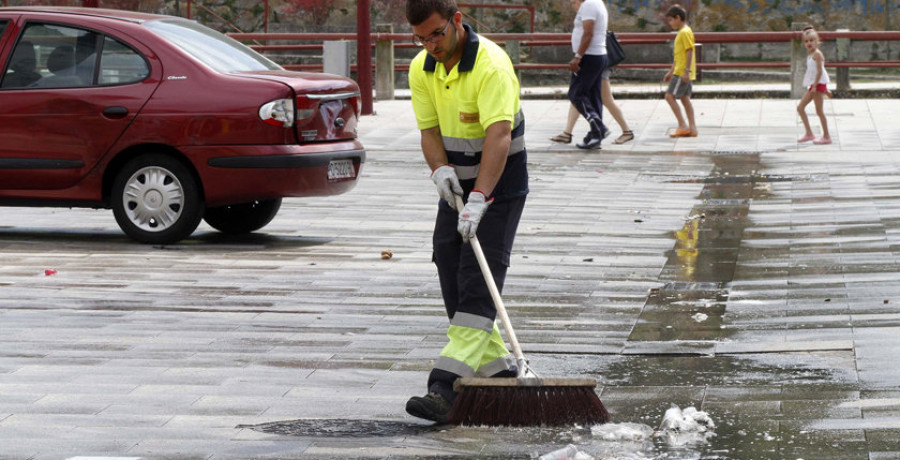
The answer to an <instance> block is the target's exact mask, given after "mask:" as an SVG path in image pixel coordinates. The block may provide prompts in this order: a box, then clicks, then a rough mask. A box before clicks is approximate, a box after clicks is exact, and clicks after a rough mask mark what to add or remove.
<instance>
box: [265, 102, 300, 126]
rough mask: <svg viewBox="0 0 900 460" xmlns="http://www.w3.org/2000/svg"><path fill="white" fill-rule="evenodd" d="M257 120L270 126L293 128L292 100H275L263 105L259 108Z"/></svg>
mask: <svg viewBox="0 0 900 460" xmlns="http://www.w3.org/2000/svg"><path fill="white" fill-rule="evenodd" d="M259 119H260V120H262V121H264V122H266V123H268V124H270V125H272V126H283V127H285V128H290V127H291V126H294V100H293V99H276V100H274V101H272V102H268V103H266V104H263V106H262V107H260V108H259Z"/></svg>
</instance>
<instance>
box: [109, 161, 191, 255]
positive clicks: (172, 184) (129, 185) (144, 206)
mask: <svg viewBox="0 0 900 460" xmlns="http://www.w3.org/2000/svg"><path fill="white" fill-rule="evenodd" d="M112 207H113V214H114V215H115V216H116V222H118V223H119V227H121V228H122V230H123V231H124V232H125V234H126V235H128V236H130V237H131V238H133V239H135V240H137V241H138V242H141V243H149V244H170V243H176V242H178V241H180V240H183V239H184V238H187V237H188V236H190V235H191V233H193V232H194V230H196V229H197V225H199V224H200V219H201V218H202V216H203V200H202V199H201V197H200V190H199V188H198V186H197V181H196V180H195V179H194V176H193V175H192V174H191V172H190V170H188V168H187V167H186V166H185V165H184V164H182V163H181V162H180V161H178V160H176V159H175V158H172V157H169V156H166V155H159V154H150V155H142V156H139V157H137V158H134V159H133V160H131V161H129V162H128V163H126V164H125V166H124V167H123V168H122V169H121V170H120V171H119V173H118V174H117V175H116V178H115V180H114V182H113V187H112Z"/></svg>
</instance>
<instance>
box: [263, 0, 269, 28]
mask: <svg viewBox="0 0 900 460" xmlns="http://www.w3.org/2000/svg"><path fill="white" fill-rule="evenodd" d="M263 31H265V32H266V33H269V0H266V17H265V18H264V19H263Z"/></svg>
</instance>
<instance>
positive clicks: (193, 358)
mask: <svg viewBox="0 0 900 460" xmlns="http://www.w3.org/2000/svg"><path fill="white" fill-rule="evenodd" d="M566 104H567V103H566V102H565V101H561V100H528V101H525V102H524V110H525V114H526V120H527V123H528V125H527V126H528V127H527V131H528V135H527V142H528V148H529V160H530V161H529V168H530V172H531V179H532V182H531V188H532V193H531V195H530V196H529V200H528V204H527V205H526V210H525V213H524V216H523V221H522V224H521V226H520V229H519V234H518V237H517V240H516V247H515V250H514V255H513V260H512V267H511V269H510V272H509V276H508V278H507V283H506V286H505V290H504V296H503V297H504V300H505V302H506V304H507V306H508V308H509V309H510V311H511V316H512V318H513V321H514V323H515V325H516V326H517V332H518V334H519V338H520V340H521V341H522V342H523V347H524V350H525V353H526V355H528V356H529V358H530V360H531V362H532V365H533V367H534V368H535V369H536V370H537V371H539V372H541V373H542V374H543V375H547V376H575V377H585V376H586V377H593V378H596V379H598V381H599V386H598V391H599V393H600V398H601V400H602V401H603V402H604V404H606V406H607V407H608V408H609V410H610V412H611V413H612V414H613V424H612V425H610V426H609V427H593V428H590V427H571V428H563V429H551V428H543V429H538V428H533V429H508V428H478V427H435V426H430V425H428V424H426V423H422V422H421V421H419V420H416V419H413V418H411V417H409V416H407V415H406V414H405V413H404V411H403V407H404V404H405V401H406V399H407V398H408V397H409V396H411V395H414V394H420V393H422V392H423V391H424V382H425V379H426V377H427V371H428V369H429V368H430V365H431V362H432V360H433V359H434V358H435V357H436V356H437V354H438V352H439V351H440V349H441V347H442V346H443V344H444V341H445V340H446V337H445V335H444V334H445V332H446V326H447V321H446V318H445V317H444V314H443V307H442V305H441V299H440V296H439V292H438V282H437V279H436V274H435V270H434V267H433V266H432V264H431V261H430V257H431V254H430V244H431V243H430V237H431V230H432V225H433V218H434V213H435V202H436V195H435V192H434V190H433V185H432V184H431V181H430V180H428V173H427V171H426V168H425V165H424V162H423V160H422V158H421V154H420V153H419V151H418V145H419V144H418V133H417V131H416V130H415V128H414V122H413V117H412V114H411V113H410V111H409V102H408V101H396V102H377V103H376V104H375V110H376V111H377V115H375V116H371V117H365V118H364V119H363V121H362V125H361V137H362V139H363V142H364V144H365V145H366V148H367V149H368V151H369V156H368V162H367V163H366V166H365V169H364V173H363V177H362V181H361V182H360V184H359V186H358V187H357V188H356V189H355V190H354V191H352V192H351V193H349V194H346V195H342V196H339V197H330V198H317V199H292V200H286V202H285V205H284V207H283V209H282V211H281V212H280V214H279V215H278V217H276V219H275V220H274V221H273V222H272V224H270V225H269V226H268V227H266V228H265V229H264V230H265V231H264V232H263V233H260V234H256V235H250V236H247V237H242V238H234V237H225V236H222V235H219V234H217V233H215V232H213V231H212V230H211V229H210V228H209V227H207V226H205V224H204V225H202V226H201V228H200V229H199V230H198V232H197V233H196V234H195V235H194V236H193V237H192V238H191V239H190V240H187V241H186V242H184V244H181V245H176V246H165V247H153V246H142V245H138V244H134V243H132V242H130V241H129V240H128V239H127V238H125V237H124V235H122V234H121V233H120V232H119V230H118V229H117V227H116V225H115V222H114V219H113V218H112V215H111V213H110V212H108V211H94V210H68V209H28V208H5V209H3V210H2V213H3V219H2V222H0V260H2V263H0V458H2V459H20V458H22V459H24V458H36V459H60V458H71V457H78V456H81V457H91V456H94V457H131V458H136V457H141V458H215V459H219V458H223V459H224V458H473V457H478V458H504V459H505V458H536V457H537V456H538V455H542V454H545V453H547V452H550V451H553V450H556V449H558V448H561V447H564V446H566V445H567V444H574V445H575V446H576V447H577V448H578V450H579V451H581V452H582V453H584V454H587V455H590V456H593V457H595V458H597V459H800V458H802V459H806V460H810V459H840V460H848V459H849V460H852V459H900V384H898V383H897V382H898V381H900V379H898V377H900V369H898V368H897V366H896V365H895V362H896V359H897V358H896V356H898V353H900V338H898V337H900V279H898V278H900V277H898V273H900V263H898V262H897V256H898V252H900V175H898V172H900V171H898V169H900V166H898V165H900V163H898V160H897V155H898V153H900V127H898V126H897V124H896V122H895V121H894V120H896V116H895V114H894V112H895V111H896V107H897V101H896V100H860V99H854V100H841V99H837V100H830V101H827V102H826V110H827V113H828V120H829V123H831V125H830V127H831V130H832V133H833V134H832V136H833V138H834V140H835V143H834V144H832V145H829V146H813V145H807V144H802V145H798V144H797V143H796V138H798V137H799V136H800V135H801V134H802V128H800V126H799V120H798V118H797V116H796V113H795V112H794V105H795V102H794V101H790V100H739V99H738V100H714V99H697V100H695V107H696V109H697V110H696V111H697V121H698V125H699V129H700V136H699V137H697V138H681V139H677V140H676V139H670V138H669V137H668V136H667V135H666V133H667V131H668V130H671V129H672V128H673V127H674V125H673V117H672V115H671V113H670V112H669V109H668V106H667V105H666V104H665V103H664V102H663V101H658V100H657V101H653V100H625V101H621V103H620V105H621V107H622V109H623V111H624V112H625V114H626V117H627V119H628V121H629V123H631V125H632V128H633V130H634V131H635V134H636V136H637V137H636V139H635V140H634V141H632V142H631V143H628V144H625V145H622V146H612V145H605V146H604V150H601V151H591V152H585V151H580V150H578V149H576V148H574V147H573V146H564V145H558V144H551V143H550V142H549V141H548V140H546V139H548V138H549V137H551V136H552V135H554V134H556V133H557V132H558V131H560V130H561V128H562V125H563V120H564V119H565V115H566V111H567V109H568V107H567V105H566ZM584 129H585V125H579V126H578V127H577V128H576V133H575V134H576V138H577V137H579V136H580V135H582V134H583V133H584ZM613 131H614V134H613V136H616V135H618V130H617V129H616V128H615V127H613ZM613 147H615V148H613ZM388 249H389V250H391V251H392V252H393V254H394V256H393V258H391V259H387V260H386V259H382V258H381V251H383V250H388ZM47 269H52V270H56V273H55V274H52V275H49V276H48V275H45V270H47ZM673 405H674V406H677V407H679V408H687V407H691V406H693V407H695V408H696V409H698V410H700V411H704V412H706V413H707V414H708V415H709V417H710V418H711V419H712V420H713V421H714V422H715V426H714V428H711V429H710V431H709V432H706V433H702V434H701V433H691V432H673V431H671V430H667V431H663V430H658V431H657V432H656V433H655V434H654V432H653V430H656V429H658V428H660V425H661V423H662V420H663V416H664V414H665V413H666V411H667V410H668V409H670V407H672V406H673Z"/></svg>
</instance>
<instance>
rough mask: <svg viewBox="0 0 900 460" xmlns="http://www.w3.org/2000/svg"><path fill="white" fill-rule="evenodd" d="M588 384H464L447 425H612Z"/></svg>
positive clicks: (486, 381) (507, 381)
mask: <svg viewBox="0 0 900 460" xmlns="http://www.w3.org/2000/svg"><path fill="white" fill-rule="evenodd" d="M596 387H597V381H596V380H594V379H589V378H576V379H564V378H546V379H544V378H461V379H457V380H456V383H454V385H453V389H454V390H456V392H457V396H456V400H455V401H454V402H453V407H451V408H450V413H449V415H448V421H449V422H450V423H454V424H459V425H475V426H478V425H482V426H564V425H576V424H577V425H585V426H587V425H599V424H602V423H606V422H608V421H609V420H610V415H609V412H607V410H606V408H605V407H603V403H602V402H600V398H599V397H597V393H596V392H595V391H594V389H595V388H596Z"/></svg>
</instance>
